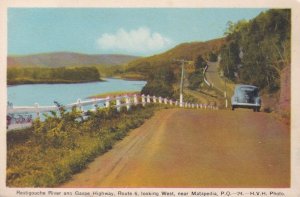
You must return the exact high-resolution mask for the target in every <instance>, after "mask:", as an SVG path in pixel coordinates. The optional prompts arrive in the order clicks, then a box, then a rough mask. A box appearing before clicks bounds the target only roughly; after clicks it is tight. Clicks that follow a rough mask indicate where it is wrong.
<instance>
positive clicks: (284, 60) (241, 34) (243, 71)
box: [221, 9, 291, 92]
mask: <svg viewBox="0 0 300 197" xmlns="http://www.w3.org/2000/svg"><path fill="white" fill-rule="evenodd" d="M226 35H228V36H227V41H228V43H229V44H227V45H225V46H223V48H222V50H221V58H222V60H221V69H222V70H223V71H224V74H225V76H226V77H228V78H230V79H231V80H233V81H236V82H239V83H250V84H253V85H257V86H259V87H260V88H261V89H266V90H268V91H269V92H274V91H277V90H278V89H279V84H280V80H279V77H280V71H281V70H282V69H283V68H284V67H285V66H287V65H290V62H291V60H290V46H291V45H290V37H291V10H290V9H270V10H268V11H266V12H263V13H261V14H260V15H259V16H257V17H256V18H254V19H253V20H250V21H240V22H238V23H236V24H234V23H229V24H228V30H227V31H226ZM241 54H242V55H241Z"/></svg>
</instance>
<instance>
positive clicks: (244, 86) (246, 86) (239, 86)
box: [235, 84, 257, 88]
mask: <svg viewBox="0 0 300 197" xmlns="http://www.w3.org/2000/svg"><path fill="white" fill-rule="evenodd" d="M241 87H243V88H257V87H256V86H254V85H245V84H238V85H236V86H235V88H241Z"/></svg>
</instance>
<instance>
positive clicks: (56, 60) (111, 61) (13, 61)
mask: <svg viewBox="0 0 300 197" xmlns="http://www.w3.org/2000/svg"><path fill="white" fill-rule="evenodd" d="M137 58H138V57H137V56H129V55H87V54H80V53H72V52H55V53H43V54H34V55H26V56H8V57H7V65H8V67H37V66H41V67H63V66H91V65H120V64H126V63H128V62H130V61H132V60H135V59H137Z"/></svg>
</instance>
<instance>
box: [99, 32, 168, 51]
mask: <svg viewBox="0 0 300 197" xmlns="http://www.w3.org/2000/svg"><path fill="white" fill-rule="evenodd" d="M171 43H172V42H171V40H170V39H169V38H167V37H164V36H163V35H161V34H160V33H157V32H151V30H150V29H149V28H147V27H140V28H138V29H132V30H130V31H126V30H125V29H123V28H121V29H119V30H118V31H117V32H116V33H114V34H108V33H105V34H102V35H101V37H100V38H99V39H98V40H97V44H98V46H99V47H100V49H102V50H110V51H122V52H130V53H136V54H148V53H154V52H159V51H161V50H163V49H166V48H168V47H169V46H170V45H171Z"/></svg>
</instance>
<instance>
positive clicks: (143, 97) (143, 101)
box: [142, 94, 146, 106]
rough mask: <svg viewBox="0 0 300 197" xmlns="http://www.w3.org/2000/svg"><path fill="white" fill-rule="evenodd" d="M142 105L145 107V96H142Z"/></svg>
mask: <svg viewBox="0 0 300 197" xmlns="http://www.w3.org/2000/svg"><path fill="white" fill-rule="evenodd" d="M142 104H143V106H145V105H146V100H145V95H144V94H142Z"/></svg>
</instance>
